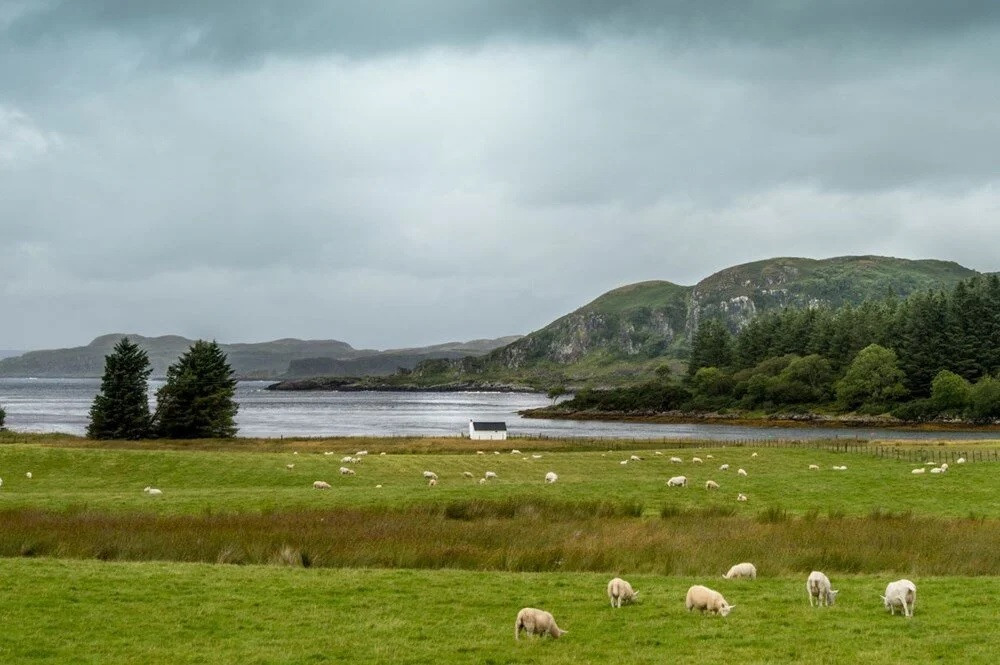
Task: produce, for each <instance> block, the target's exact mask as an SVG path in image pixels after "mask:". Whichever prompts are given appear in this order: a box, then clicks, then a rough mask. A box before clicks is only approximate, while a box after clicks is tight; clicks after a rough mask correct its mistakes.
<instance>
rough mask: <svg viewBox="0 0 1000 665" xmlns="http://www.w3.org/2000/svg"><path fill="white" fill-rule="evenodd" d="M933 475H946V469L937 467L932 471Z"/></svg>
mask: <svg viewBox="0 0 1000 665" xmlns="http://www.w3.org/2000/svg"><path fill="white" fill-rule="evenodd" d="M931 473H944V469H942V468H941V467H939V466H936V467H934V468H933V469H931Z"/></svg>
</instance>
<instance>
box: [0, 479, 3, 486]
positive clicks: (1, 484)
mask: <svg viewBox="0 0 1000 665" xmlns="http://www.w3.org/2000/svg"><path fill="white" fill-rule="evenodd" d="M0 487H3V478H0Z"/></svg>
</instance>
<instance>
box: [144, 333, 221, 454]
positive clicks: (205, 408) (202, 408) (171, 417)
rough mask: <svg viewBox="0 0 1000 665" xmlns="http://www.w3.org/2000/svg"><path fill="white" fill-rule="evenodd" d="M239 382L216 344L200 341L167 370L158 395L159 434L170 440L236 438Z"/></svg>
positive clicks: (157, 418)
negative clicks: (236, 399)
mask: <svg viewBox="0 0 1000 665" xmlns="http://www.w3.org/2000/svg"><path fill="white" fill-rule="evenodd" d="M235 392H236V381H235V380H234V379H233V370H232V368H231V367H230V366H229V362H228V360H227V359H226V354H225V353H223V352H222V349H220V348H219V345H218V344H216V343H215V342H206V341H204V340H198V341H197V342H195V343H194V344H192V345H191V348H190V349H188V350H187V351H186V352H185V353H184V354H183V355H182V356H181V357H180V358H178V359H177V362H176V363H174V364H173V365H171V366H170V367H169V368H167V382H166V384H165V385H164V386H163V387H162V388H160V389H159V390H158V391H157V392H156V399H157V405H156V415H155V417H154V421H155V428H156V432H157V434H158V435H159V436H161V437H164V438H171V439H198V438H230V437H234V436H236V431H237V429H236V422H235V418H236V411H237V408H238V407H237V404H236V402H235V400H234V399H233V395H234V394H235Z"/></svg>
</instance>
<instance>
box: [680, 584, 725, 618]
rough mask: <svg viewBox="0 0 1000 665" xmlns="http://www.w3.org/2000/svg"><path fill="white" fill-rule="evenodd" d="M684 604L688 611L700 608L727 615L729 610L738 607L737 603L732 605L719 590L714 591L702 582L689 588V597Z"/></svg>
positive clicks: (701, 610) (700, 609)
mask: <svg viewBox="0 0 1000 665" xmlns="http://www.w3.org/2000/svg"><path fill="white" fill-rule="evenodd" d="M684 606H685V607H687V609H688V612H690V611H691V610H698V611H700V612H711V613H713V614H719V615H721V616H727V615H728V614H729V612H730V611H731V610H732V609H733V608H734V607H736V606H735V605H730V604H729V603H728V602H726V599H725V598H723V597H722V594H721V593H719V592H718V591H713V590H712V589H709V588H708V587H707V586H702V585H700V584H695V585H694V586H693V587H691V588H690V589H688V592H687V597H686V598H685V599H684Z"/></svg>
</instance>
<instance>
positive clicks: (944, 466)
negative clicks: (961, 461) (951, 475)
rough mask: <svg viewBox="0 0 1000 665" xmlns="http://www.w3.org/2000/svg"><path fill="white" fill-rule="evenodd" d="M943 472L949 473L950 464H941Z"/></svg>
mask: <svg viewBox="0 0 1000 665" xmlns="http://www.w3.org/2000/svg"><path fill="white" fill-rule="evenodd" d="M941 470H942V471H947V470H948V463H947V462H943V463H942V464H941Z"/></svg>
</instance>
